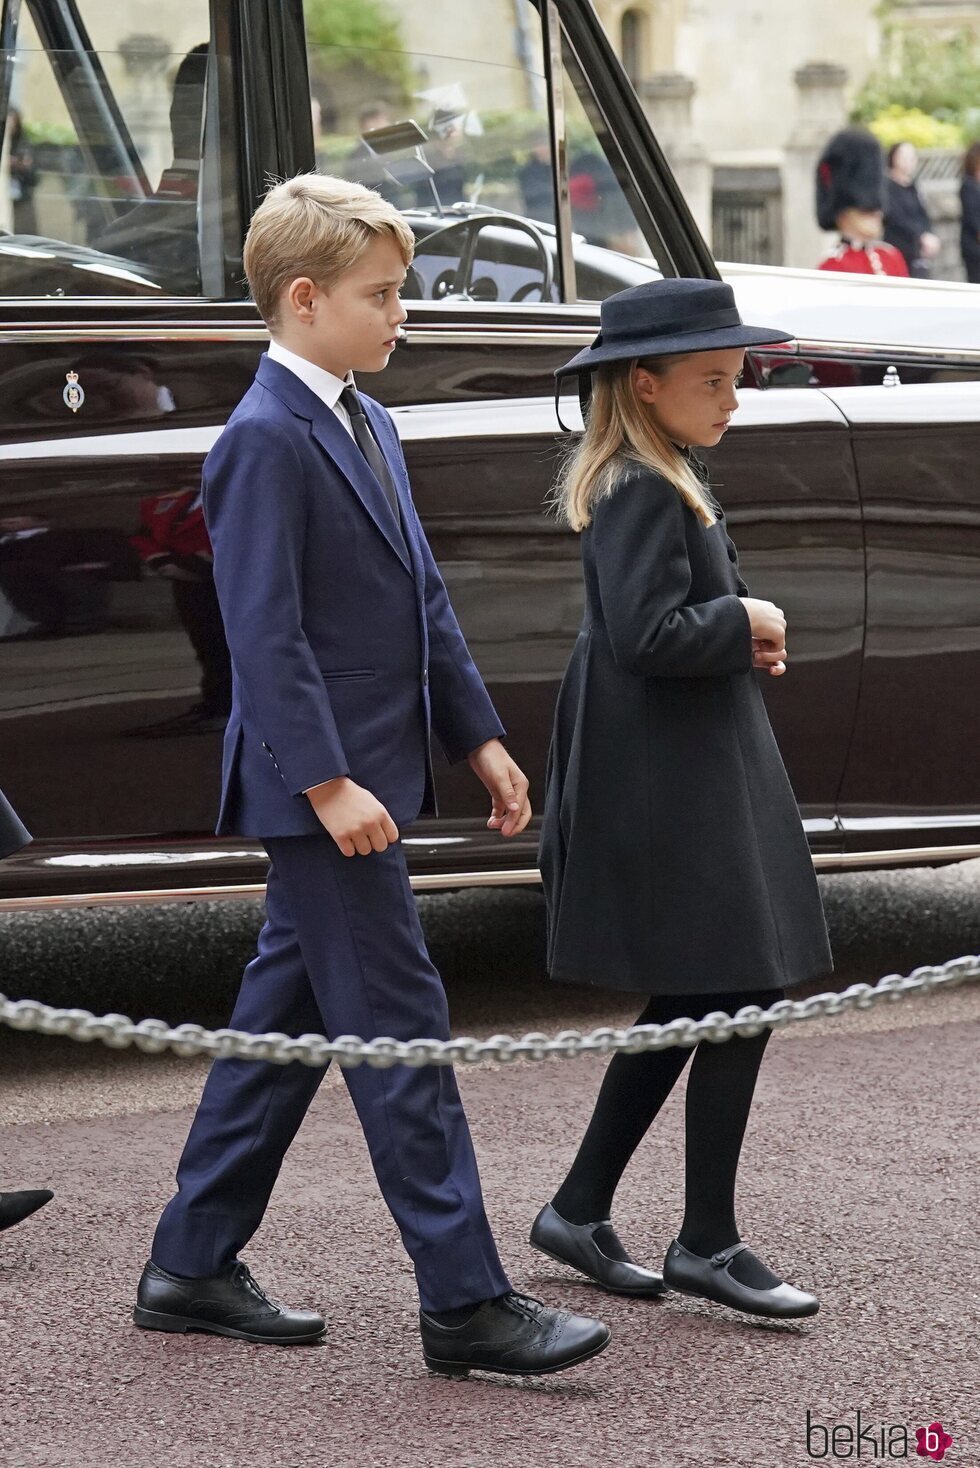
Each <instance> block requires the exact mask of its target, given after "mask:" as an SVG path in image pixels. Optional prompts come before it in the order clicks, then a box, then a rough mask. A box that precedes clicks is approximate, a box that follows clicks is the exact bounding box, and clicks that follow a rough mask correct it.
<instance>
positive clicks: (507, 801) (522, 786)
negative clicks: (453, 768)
mask: <svg viewBox="0 0 980 1468" xmlns="http://www.w3.org/2000/svg"><path fill="white" fill-rule="evenodd" d="M468 759H469V765H470V769H471V770H472V771H473V773H474V774H475V775H476V776H477V778H478V779H480V780H482V782H483V784H484V785H485V786H486V787H487V789H488V790H489V791H490V795H491V797H492V799H493V806H492V809H491V812H490V819H489V820H488V821H487V826H488V828H489V829H490V830H491V831H499V832H500V834H501V836H516V835H517V834H518V833H519V832H520V831H523V830H524V827H525V826H526V825H527V823H528V821H529V820H530V819H531V804H530V801H529V800H528V798H527V790H528V785H527V776H526V775H525V774H524V772H523V771H522V770H521V769H519V768H518V766H517V765H515V763H514V761H513V760H512V759H511V757H510V755H509V754H508V753H507V751H506V749H505V748H504V746H503V745H502V744H501V742H500V740H499V739H490V740H488V741H487V743H486V744H481V745H480V747H479V749H474V751H473V753H472V754H471V755H469V756H468Z"/></svg>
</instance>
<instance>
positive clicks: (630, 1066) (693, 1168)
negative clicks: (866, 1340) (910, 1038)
mask: <svg viewBox="0 0 980 1468" xmlns="http://www.w3.org/2000/svg"><path fill="white" fill-rule="evenodd" d="M782 998H784V994H783V991H782V990H781V989H765V990H760V991H751V992H750V991H742V992H739V993H733V994H688V995H686V996H685V995H670V996H666V997H663V998H654V999H651V1000H650V1002H649V1003H648V1004H647V1006H646V1008H645V1009H644V1010H643V1013H642V1014H641V1015H640V1016H639V1018H638V1019H637V1021H636V1023H637V1024H638V1025H648V1024H667V1023H668V1022H669V1021H670V1020H672V1019H679V1018H681V1016H683V1015H687V1016H689V1017H690V1018H692V1019H699V1018H701V1017H702V1016H703V1015H705V1014H710V1013H711V1011H712V1010H719V1009H720V1010H724V1011H726V1012H727V1013H728V1014H734V1013H735V1011H736V1010H737V1009H741V1008H742V1006H743V1005H746V1004H758V1005H760V1006H761V1007H762V1008H763V1009H766V1008H768V1007H769V1005H770V1004H774V1003H775V1002H776V1001H777V1000H779V999H782ZM769 1034H770V1031H769V1030H763V1032H762V1033H761V1034H760V1035H756V1036H754V1037H753V1038H752V1039H742V1038H740V1037H738V1036H736V1037H735V1038H734V1039H731V1040H724V1041H722V1042H720V1043H716V1042H712V1041H711V1040H702V1042H701V1043H700V1044H699V1045H697V1046H695V1048H694V1052H693V1053H694V1061H693V1063H692V1065H691V1074H690V1076H689V1078H688V1083H687V1101H686V1107H685V1151H686V1166H685V1207H684V1221H683V1223H682V1224H681V1228H680V1232H679V1233H678V1236H677V1237H678V1241H679V1243H681V1244H682V1245H683V1246H684V1248H686V1249H690V1250H691V1252H692V1253H694V1254H700V1255H702V1256H703V1257H705V1256H707V1255H709V1254H713V1253H714V1252H715V1251H716V1250H718V1249H724V1248H727V1247H728V1245H729V1244H735V1243H738V1242H739V1233H738V1227H737V1225H736V1222H735V1174H736V1172H737V1170H738V1160H739V1155H740V1153H741V1150H742V1138H743V1137H744V1135H745V1127H746V1123H747V1121H748V1117H749V1109H750V1107H751V1105H752V1096H753V1093H754V1091H755V1083H756V1078H757V1076H758V1074H759V1067H760V1065H761V1064H762V1057H763V1054H764V1053H765V1048H766V1044H767V1042H768V1040H769ZM691 1053H692V1052H691V1049H690V1047H671V1048H670V1049H668V1050H648V1051H646V1052H645V1053H644V1054H641V1055H625V1054H622V1053H619V1054H616V1055H614V1056H613V1058H612V1060H611V1061H610V1062H609V1065H608V1067H607V1069H606V1074H605V1076H604V1077H603V1081H602V1085H601V1087H600V1089H599V1096H598V1099H597V1101H596V1105H595V1110H594V1111H593V1113H592V1119H591V1121H590V1122H589V1125H588V1128H587V1130H586V1133H585V1136H584V1137H583V1138H582V1144H581V1146H580V1147H579V1149H578V1153H577V1155H576V1157H575V1160H574V1162H573V1163H572V1166H571V1168H570V1170H569V1173H568V1176H567V1177H566V1179H565V1181H564V1182H563V1183H562V1185H561V1187H560V1188H559V1189H558V1191H557V1193H556V1194H555V1196H554V1198H553V1200H552V1202H553V1206H554V1208H555V1211H556V1212H557V1213H559V1214H561V1216H562V1218H564V1219H566V1220H567V1221H568V1222H569V1223H577V1224H583V1223H597V1222H599V1221H600V1220H603V1219H608V1218H609V1215H610V1212H611V1209H612V1201H613V1194H614V1193H615V1191H616V1187H617V1185H618V1183H619V1180H620V1178H621V1177H622V1175H623V1173H624V1172H625V1170H626V1165H627V1163H628V1162H629V1160H630V1158H631V1157H632V1156H633V1153H634V1152H635V1151H636V1149H637V1147H638V1146H639V1144H640V1143H641V1142H642V1140H643V1138H644V1137H645V1136H646V1133H647V1131H648V1130H649V1128H650V1125H651V1123H652V1122H653V1120H654V1118H655V1117H656V1115H657V1113H658V1112H659V1111H660V1108H661V1107H662V1106H663V1104H664V1102H665V1101H666V1099H667V1097H668V1096H669V1095H670V1093H671V1091H672V1090H673V1088H674V1084H675V1082H676V1081H677V1080H678V1078H679V1076H680V1074H681V1072H682V1070H683V1069H684V1067H685V1065H686V1064H687V1062H688V1059H689V1058H690V1056H691ZM760 1271H761V1273H760ZM731 1272H732V1273H733V1274H734V1275H735V1277H736V1278H742V1282H743V1283H744V1284H748V1285H751V1286H753V1287H754V1288H758V1289H766V1288H771V1286H772V1285H773V1284H774V1283H777V1282H778V1281H777V1278H776V1276H775V1275H772V1274H771V1273H770V1272H769V1271H768V1270H767V1269H766V1268H765V1266H764V1265H762V1264H761V1263H760V1262H759V1261H758V1260H756V1259H755V1258H754V1257H753V1256H750V1255H747V1254H742V1255H739V1256H737V1258H736V1259H735V1261H734V1262H733V1264H732V1266H731Z"/></svg>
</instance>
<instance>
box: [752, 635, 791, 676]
mask: <svg viewBox="0 0 980 1468" xmlns="http://www.w3.org/2000/svg"><path fill="white" fill-rule="evenodd" d="M785 657H786V649H785V648H780V649H775V648H774V647H773V645H772V643H771V642H761V641H759V640H758V639H756V638H753V639H752V666H753V668H760V669H762V670H763V671H765V672H767V673H771V674H772V676H773V677H774V678H779V677H781V676H782V674H783V673H785V672H786V663H785V661H784V659H785Z"/></svg>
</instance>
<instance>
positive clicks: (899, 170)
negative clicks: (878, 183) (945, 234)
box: [885, 143, 942, 280]
mask: <svg viewBox="0 0 980 1468" xmlns="http://www.w3.org/2000/svg"><path fill="white" fill-rule="evenodd" d="M918 167H919V155H918V153H917V152H916V151H915V148H914V147H913V146H912V144H911V143H895V144H893V146H892V147H891V148H889V150H888V176H887V178H886V179H885V239H886V241H887V242H888V244H890V245H894V246H895V249H896V250H898V251H899V252H900V254H901V256H902V258H903V259H904V261H905V263H906V265H907V266H908V268H909V274H910V275H914V276H916V277H917V278H918V279H919V280H928V279H929V276H930V274H931V268H930V261H932V260H935V258H936V256H937V255H938V254H939V251H940V249H941V248H942V241H941V240H940V238H939V236H938V235H937V234H934V233H933V229H932V220H931V219H930V218H929V211H928V210H927V209H926V206H925V204H923V202H922V196H921V194H920V193H919V190H918V189H917V188H916V186H915V175H916V172H917V170H918Z"/></svg>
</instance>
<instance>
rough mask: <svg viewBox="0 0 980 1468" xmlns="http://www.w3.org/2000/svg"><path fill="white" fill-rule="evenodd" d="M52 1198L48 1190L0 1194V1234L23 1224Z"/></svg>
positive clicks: (52, 1194)
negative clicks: (15, 1225)
mask: <svg viewBox="0 0 980 1468" xmlns="http://www.w3.org/2000/svg"><path fill="white" fill-rule="evenodd" d="M53 1197H54V1193H52V1191H51V1189H50V1188H30V1189H28V1190H25V1191H23V1192H20V1193H0V1232H2V1230H3V1229H5V1228H13V1227H14V1224H16V1223H23V1221H24V1219H25V1218H30V1216H31V1214H32V1213H36V1212H37V1210H38V1209H39V1208H43V1207H44V1205H45V1203H50V1202H51V1199H52V1198H53Z"/></svg>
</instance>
